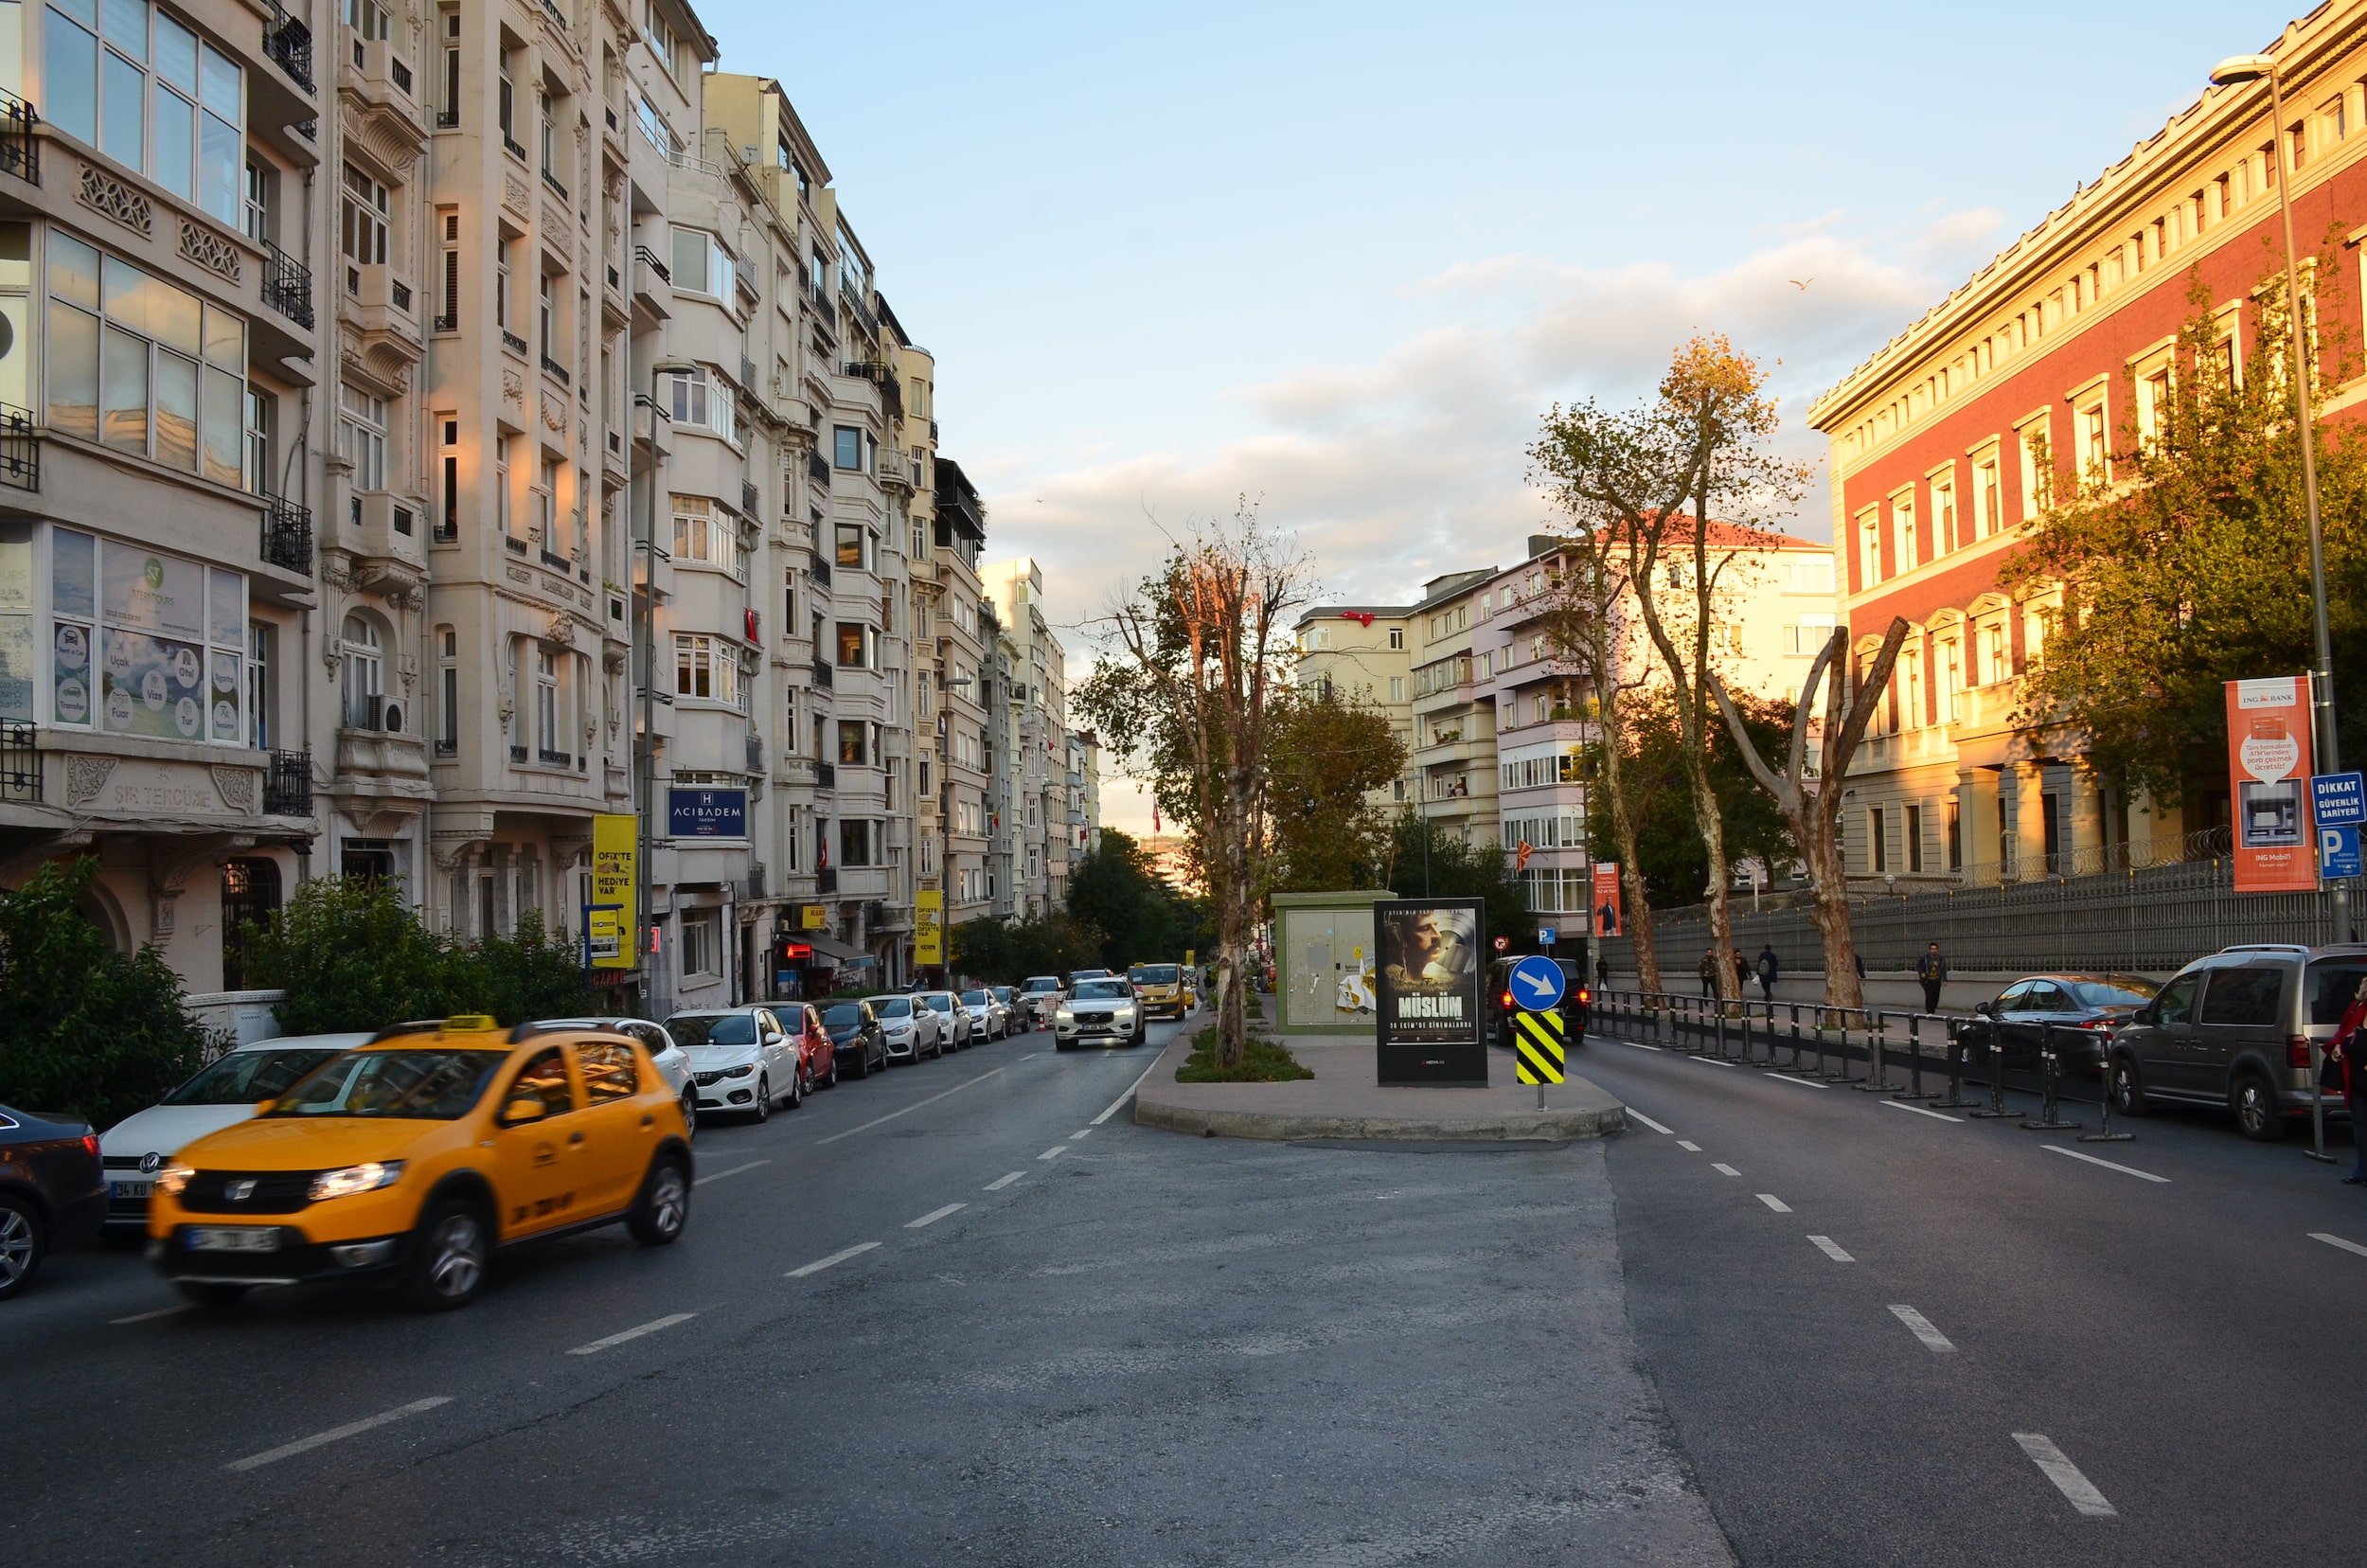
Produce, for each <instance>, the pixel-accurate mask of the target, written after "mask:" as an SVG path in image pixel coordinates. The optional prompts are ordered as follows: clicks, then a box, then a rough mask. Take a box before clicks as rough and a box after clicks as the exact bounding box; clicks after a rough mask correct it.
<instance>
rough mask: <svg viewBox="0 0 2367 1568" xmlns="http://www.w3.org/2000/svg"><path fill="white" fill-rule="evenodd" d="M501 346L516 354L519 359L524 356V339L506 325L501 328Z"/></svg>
mask: <svg viewBox="0 0 2367 1568" xmlns="http://www.w3.org/2000/svg"><path fill="white" fill-rule="evenodd" d="M502 347H505V348H507V349H508V350H509V351H510V352H511V353H513V354H515V355H517V356H518V357H519V358H520V359H524V358H525V357H526V340H525V338H522V337H520V336H519V335H518V334H517V333H515V332H513V331H511V330H509V329H508V328H507V327H505V328H503V329H502Z"/></svg>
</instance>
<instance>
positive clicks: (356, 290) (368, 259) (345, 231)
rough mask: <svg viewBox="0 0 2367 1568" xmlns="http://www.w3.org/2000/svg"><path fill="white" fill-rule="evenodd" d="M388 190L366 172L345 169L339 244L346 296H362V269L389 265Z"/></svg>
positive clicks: (351, 167) (352, 168)
mask: <svg viewBox="0 0 2367 1568" xmlns="http://www.w3.org/2000/svg"><path fill="white" fill-rule="evenodd" d="M387 207H388V204H387V196H386V187H385V186H384V185H383V184H382V183H381V182H380V181H379V180H378V179H377V178H376V177H375V176H373V175H371V174H370V173H369V172H368V171H367V170H365V169H356V168H355V167H354V166H353V165H351V164H347V165H346V199H345V209H344V218H343V223H342V226H341V227H340V230H339V236H338V242H339V244H340V246H341V247H342V249H343V251H344V255H345V258H346V293H347V294H360V293H361V292H362V269H363V268H364V267H383V266H384V265H385V264H386V223H387Z"/></svg>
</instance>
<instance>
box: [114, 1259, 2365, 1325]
mask: <svg viewBox="0 0 2367 1568" xmlns="http://www.w3.org/2000/svg"><path fill="white" fill-rule="evenodd" d="M2349 1244H2350V1243H2348V1242H2346V1241H2345V1242H2337V1243H2336V1245H2338V1246H2348V1245H2349ZM195 1305H196V1304H195V1303H194V1302H187V1301H185V1302H183V1303H181V1304H180V1305H179V1306H178V1307H159V1308H157V1309H156V1310H154V1311H152V1312H133V1314H132V1315H131V1316H130V1317H119V1318H109V1319H108V1320H107V1321H108V1322H109V1323H110V1324H112V1325H114V1326H115V1327H118V1328H120V1327H123V1325H125V1324H127V1323H151V1322H153V1321H154V1320H156V1319H157V1318H160V1317H170V1316H172V1315H173V1314H174V1313H175V1312H187V1311H189V1310H192V1309H193V1308H194V1307H195Z"/></svg>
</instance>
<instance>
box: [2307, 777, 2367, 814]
mask: <svg viewBox="0 0 2367 1568" xmlns="http://www.w3.org/2000/svg"><path fill="white" fill-rule="evenodd" d="M2309 797H2310V809H2311V810H2312V811H2315V812H2316V813H2317V816H2318V826H2319V827H2321V828H2357V827H2359V826H2361V825H2362V824H2367V780H2362V778H2361V777H2360V775H2358V774H2355V773H2339V774H2316V775H2311V777H2310V780H2309Z"/></svg>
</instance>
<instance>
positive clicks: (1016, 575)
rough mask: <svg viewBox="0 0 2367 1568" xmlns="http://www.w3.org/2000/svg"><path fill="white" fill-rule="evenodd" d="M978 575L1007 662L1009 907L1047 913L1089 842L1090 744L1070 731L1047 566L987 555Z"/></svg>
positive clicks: (1063, 895)
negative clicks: (1087, 770)
mask: <svg viewBox="0 0 2367 1568" xmlns="http://www.w3.org/2000/svg"><path fill="white" fill-rule="evenodd" d="M979 576H980V579H981V582H982V583H983V585H984V588H985V591H986V594H987V597H988V599H990V600H991V601H992V603H993V605H994V611H995V619H996V622H997V623H998V625H999V626H1000V627H1001V629H1002V632H1001V634H1002V639H1003V642H1004V644H1005V651H1004V658H1005V661H1006V663H1007V664H1008V665H1009V667H1010V674H1009V677H1008V684H1007V686H1006V687H1005V690H1006V697H1005V699H1004V702H1005V709H1006V719H1005V721H1004V722H1003V726H1002V730H1001V733H1002V734H1003V736H1004V744H1005V747H1006V750H1005V753H1004V755H1006V756H1007V757H1008V758H1009V760H1008V762H1007V763H1005V764H1002V766H1003V768H1004V769H1005V771H1006V773H1007V778H1008V786H1007V787H1008V790H1009V793H1008V795H1007V796H1006V797H1005V798H1006V799H1007V801H1008V811H1007V815H1006V821H1007V822H1008V823H1009V825H1010V826H1009V829H1007V831H1008V834H1009V837H1010V844H1011V847H1010V848H1009V850H1008V851H1007V853H1008V856H1009V859H1010V863H1011V866H1012V876H1013V878H1014V881H1015V883H1016V887H1015V897H1014V900H1013V903H1014V907H1013V909H1012V910H1011V911H1010V913H1012V914H1014V915H1016V916H1019V917H1023V918H1024V917H1037V916H1042V915H1045V914H1049V913H1051V912H1052V911H1054V910H1057V909H1059V908H1060V907H1062V905H1063V904H1064V902H1065V901H1066V900H1067V897H1068V873H1069V866H1070V864H1071V863H1072V861H1074V860H1075V859H1076V858H1077V856H1079V855H1081V854H1083V853H1084V851H1085V849H1086V848H1088V847H1090V846H1091V842H1092V830H1093V827H1094V826H1095V825H1094V824H1090V823H1088V821H1087V820H1086V787H1085V777H1084V768H1085V748H1084V747H1083V745H1082V743H1081V742H1077V741H1076V740H1075V739H1074V738H1073V737H1072V736H1071V735H1070V733H1069V727H1068V694H1067V693H1068V670H1067V654H1066V652H1065V650H1063V649H1062V648H1061V646H1060V639H1059V637H1058V636H1057V635H1055V634H1054V633H1053V630H1052V622H1051V620H1050V619H1049V617H1048V616H1047V615H1046V610H1045V600H1044V579H1043V568H1042V567H1041V565H1039V564H1038V563H1037V562H1036V561H1034V560H1033V559H1032V558H1030V557H1024V556H1023V557H1020V558H1018V559H1016V560H1012V561H991V562H988V564H986V565H984V566H982V567H981V568H980V569H979ZM1072 773H1074V774H1075V775H1076V779H1075V782H1074V783H1072V782H1071V779H1070V775H1071V774H1072ZM1072 817H1074V819H1075V820H1073V821H1072V820H1071V819H1072Z"/></svg>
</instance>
